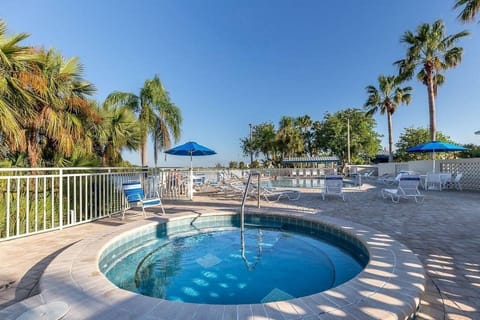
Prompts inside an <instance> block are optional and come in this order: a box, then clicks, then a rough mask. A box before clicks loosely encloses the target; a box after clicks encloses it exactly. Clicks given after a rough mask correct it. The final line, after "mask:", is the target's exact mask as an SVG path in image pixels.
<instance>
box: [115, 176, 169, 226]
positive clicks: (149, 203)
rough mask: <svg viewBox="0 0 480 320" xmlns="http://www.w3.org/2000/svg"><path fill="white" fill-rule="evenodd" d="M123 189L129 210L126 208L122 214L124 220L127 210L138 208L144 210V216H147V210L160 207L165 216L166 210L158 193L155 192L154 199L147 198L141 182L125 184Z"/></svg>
mask: <svg viewBox="0 0 480 320" xmlns="http://www.w3.org/2000/svg"><path fill="white" fill-rule="evenodd" d="M122 189H123V193H124V194H125V198H126V199H127V204H128V208H127V207H126V208H125V209H124V210H123V212H122V219H124V218H125V211H127V209H129V208H132V207H136V206H139V207H141V208H142V214H143V216H146V213H145V208H149V207H155V206H158V205H159V206H160V207H161V208H162V212H163V214H165V209H164V208H163V204H162V200H161V199H160V196H159V195H158V192H155V195H154V196H153V197H145V193H144V192H143V188H142V185H141V184H140V182H139V181H134V182H127V183H124V184H123V185H122Z"/></svg>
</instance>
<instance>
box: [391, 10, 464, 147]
mask: <svg viewBox="0 0 480 320" xmlns="http://www.w3.org/2000/svg"><path fill="white" fill-rule="evenodd" d="M467 35H468V32H467V31H461V32H459V33H456V34H453V35H449V36H447V35H445V25H444V23H443V21H442V20H437V21H435V22H434V23H433V24H431V25H430V24H428V23H425V24H421V25H420V26H419V27H418V28H417V32H416V34H415V33H413V32H411V31H407V32H405V34H404V35H403V37H402V38H401V42H403V43H406V44H408V46H409V47H408V49H407V55H406V58H405V59H402V60H399V61H397V62H395V64H396V65H398V66H399V75H400V77H401V78H402V79H411V78H412V77H413V74H414V72H415V70H416V69H418V70H419V71H418V73H417V79H418V80H419V81H421V82H422V83H423V84H424V85H426V86H427V91H428V107H429V113H430V137H431V139H432V140H435V138H436V131H437V123H436V107H435V97H436V95H437V88H438V86H440V85H442V84H443V83H444V81H445V78H444V76H443V75H442V74H441V73H440V72H442V71H444V70H447V69H449V68H453V67H455V66H457V65H458V64H459V63H460V61H461V59H462V53H463V48H460V47H456V46H455V43H456V42H457V41H458V40H459V39H460V38H462V37H465V36H467Z"/></svg>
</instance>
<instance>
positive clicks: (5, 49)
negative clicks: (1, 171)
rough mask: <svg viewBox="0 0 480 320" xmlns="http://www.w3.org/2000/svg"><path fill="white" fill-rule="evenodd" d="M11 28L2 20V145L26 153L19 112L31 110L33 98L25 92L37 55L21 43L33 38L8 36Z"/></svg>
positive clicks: (0, 47) (24, 34)
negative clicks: (25, 81)
mask: <svg viewBox="0 0 480 320" xmlns="http://www.w3.org/2000/svg"><path fill="white" fill-rule="evenodd" d="M6 33H7V25H6V23H5V22H4V21H3V20H0V141H1V144H2V147H3V148H6V149H8V150H10V151H17V150H20V151H23V150H25V148H24V146H25V135H24V131H23V130H22V129H21V127H20V124H19V118H21V115H20V114H19V110H28V108H25V105H26V104H28V103H29V102H31V100H32V98H31V96H30V94H29V92H28V91H27V90H26V89H25V84H24V81H23V80H24V79H25V78H27V74H28V69H29V66H30V64H29V63H30V62H31V61H35V59H36V58H37V57H36V55H34V54H32V50H31V49H30V48H29V47H26V46H22V45H20V42H21V41H23V40H24V39H26V38H27V37H28V36H29V35H28V34H26V33H20V34H17V35H13V36H11V37H7V36H6Z"/></svg>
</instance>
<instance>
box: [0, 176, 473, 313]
mask: <svg viewBox="0 0 480 320" xmlns="http://www.w3.org/2000/svg"><path fill="white" fill-rule="evenodd" d="M378 187H381V185H379V186H374V185H371V186H370V185H367V184H365V185H364V187H363V188H362V190H350V191H347V201H345V202H343V201H341V199H339V198H331V199H328V200H325V201H322V200H321V196H320V195H319V194H318V193H316V192H312V191H308V190H305V192H303V194H302V197H301V199H300V200H298V201H283V200H282V201H280V202H278V203H265V202H262V207H272V208H275V207H279V206H280V207H289V208H291V209H294V210H299V211H301V212H304V213H308V214H315V215H327V216H334V217H339V218H342V219H346V220H351V221H354V222H357V223H361V224H364V225H368V226H369V227H372V228H374V229H377V230H379V231H381V232H384V233H388V234H390V235H391V236H392V237H394V238H395V239H396V240H398V241H400V242H402V243H403V244H405V245H406V246H408V247H409V248H410V249H411V250H412V251H413V252H414V253H415V254H417V255H418V257H419V258H420V260H421V261H422V263H423V265H424V268H425V270H426V273H427V277H428V279H427V280H428V281H427V287H426V293H425V296H424V297H423V301H422V304H421V307H420V310H419V314H418V317H417V318H419V319H480V232H479V231H478V229H479V227H480V193H479V192H468V191H463V192H458V191H451V190H446V191H442V192H438V191H427V192H425V194H426V199H425V202H424V203H422V204H417V203H415V202H414V201H411V200H409V201H406V200H401V203H399V204H393V203H392V202H391V201H389V200H386V199H382V198H381V196H380V192H379V189H378ZM248 205H249V206H252V205H254V202H253V201H251V202H249V203H248ZM238 207H239V200H238V199H228V198H225V197H222V196H218V195H217V196H196V197H195V201H193V202H191V201H167V203H166V208H165V209H166V211H167V213H168V214H175V213H177V212H178V213H179V212H185V211H197V210H201V209H204V208H210V209H217V210H229V211H231V210H237V209H238ZM247 209H248V206H247ZM136 219H142V218H141V217H135V218H133V217H129V218H128V219H126V220H125V221H121V220H119V219H116V218H113V219H103V220H100V221H97V222H94V223H88V224H84V225H81V226H77V227H72V228H67V229H64V230H60V231H54V232H50V233H45V234H40V235H35V236H31V237H27V238H23V239H17V240H12V241H7V242H2V243H0V318H2V315H7V314H11V312H15V310H19V309H18V308H17V309H15V307H16V306H17V305H19V304H15V303H16V302H19V301H23V302H22V303H23V304H24V305H31V306H35V305H38V304H40V303H41V301H40V299H39V298H38V297H39V296H38V295H37V294H38V293H39V288H38V282H39V278H40V276H41V274H42V272H43V270H44V269H45V267H46V266H47V265H48V264H49V263H50V262H51V261H52V259H54V258H55V256H56V255H57V254H59V253H60V252H62V251H63V250H65V249H67V248H68V247H69V246H71V245H72V244H74V243H76V242H78V241H81V240H82V239H83V238H84V237H85V236H86V235H92V234H101V233H102V232H105V231H107V230H111V229H112V228H115V227H117V226H119V225H122V224H125V223H129V222H131V221H133V220H136ZM32 296H33V297H34V298H30V299H27V300H24V299H26V298H28V297H32ZM14 304H15V305H14Z"/></svg>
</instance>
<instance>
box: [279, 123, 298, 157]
mask: <svg viewBox="0 0 480 320" xmlns="http://www.w3.org/2000/svg"><path fill="white" fill-rule="evenodd" d="M294 124H295V119H294V118H292V117H287V116H283V117H282V118H281V119H280V124H279V129H278V131H277V143H278V149H279V151H280V152H281V154H282V157H285V156H292V155H297V154H301V153H302V152H303V150H304V149H303V147H304V146H303V137H302V133H301V132H300V129H299V128H297V127H295V125H294Z"/></svg>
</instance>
